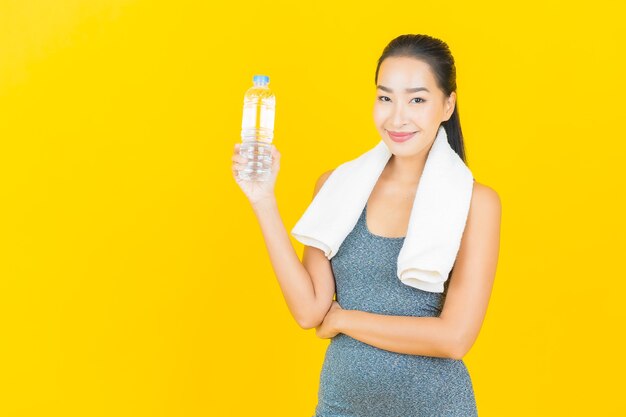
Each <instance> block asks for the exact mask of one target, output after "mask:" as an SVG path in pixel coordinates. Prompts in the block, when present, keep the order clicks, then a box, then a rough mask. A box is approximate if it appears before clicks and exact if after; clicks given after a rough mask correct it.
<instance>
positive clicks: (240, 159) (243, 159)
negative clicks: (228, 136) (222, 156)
mask: <svg viewBox="0 0 626 417" xmlns="http://www.w3.org/2000/svg"><path fill="white" fill-rule="evenodd" d="M231 159H232V160H233V161H234V162H240V163H242V164H245V163H247V162H248V158H246V157H245V156H242V155H239V154H238V153H237V154H234V155H233V156H232V158H231Z"/></svg>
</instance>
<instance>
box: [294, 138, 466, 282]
mask: <svg viewBox="0 0 626 417" xmlns="http://www.w3.org/2000/svg"><path fill="white" fill-rule="evenodd" d="M391 155H392V154H391V151H390V150H389V148H388V147H387V145H386V144H385V142H383V141H382V140H381V141H380V142H379V143H378V144H377V145H376V146H375V147H373V148H372V149H370V150H369V151H367V152H365V153H363V154H361V155H360V156H359V157H357V158H355V159H353V160H350V161H347V162H344V163H343V164H341V165H339V166H338V167H337V168H335V170H334V171H333V172H332V174H331V175H330V176H329V177H328V178H327V179H326V182H325V183H324V185H323V186H322V188H321V189H320V190H319V191H318V193H317V195H316V196H315V198H314V199H313V201H312V202H311V204H310V205H309V207H308V208H307V209H306V211H305V212H304V214H303V215H302V217H301V218H300V220H298V222H297V223H296V225H295V226H294V227H293V229H292V230H291V234H292V235H293V236H294V237H295V238H296V239H297V240H298V241H299V242H301V243H302V244H304V245H308V246H313V247H316V248H318V249H320V250H322V251H323V252H324V254H325V255H326V257H327V258H328V259H329V260H330V259H331V258H332V257H333V256H335V255H336V254H337V251H338V250H339V247H340V246H341V244H342V243H343V241H344V239H345V238H346V236H348V234H349V233H350V232H351V231H352V229H353V228H354V226H355V225H356V222H357V221H358V219H359V217H360V215H361V213H362V211H363V209H364V207H365V204H366V203H367V200H368V199H369V196H370V194H371V192H372V190H373V189H374V186H375V185H376V182H377V181H378V178H379V177H380V174H381V173H382V171H383V169H384V168H385V166H386V165H387V161H388V160H389V158H390V157H391ZM473 183H474V177H473V175H472V172H471V171H470V169H469V168H468V167H467V165H466V164H465V163H464V162H463V160H462V159H461V158H460V157H459V155H458V154H457V153H456V152H455V151H454V150H453V149H452V148H451V147H450V144H449V143H448V137H447V135H446V131H445V129H444V128H443V126H439V129H438V131H437V137H436V138H435V141H434V142H433V145H432V147H431V149H430V150H429V152H428V156H427V158H426V164H425V165H424V169H423V171H422V176H421V178H420V180H419V184H418V186H417V191H416V195H415V200H414V202H413V207H412V208H411V214H410V218H409V226H408V232H407V235H406V237H405V239H404V242H403V244H402V248H401V249H400V253H399V255H398V270H397V275H398V278H399V279H400V281H401V282H402V283H403V284H406V285H408V286H410V287H414V288H417V289H420V290H423V291H429V292H438V293H442V292H443V291H444V282H445V281H446V280H447V279H448V274H449V273H450V271H451V269H452V267H453V265H454V262H455V260H456V256H457V253H458V250H459V247H460V245H461V237H462V235H463V230H464V229H465V224H466V221H467V215H468V213H469V206H470V200H471V197H472V189H473Z"/></svg>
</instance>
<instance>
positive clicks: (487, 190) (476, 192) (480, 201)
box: [470, 180, 502, 212]
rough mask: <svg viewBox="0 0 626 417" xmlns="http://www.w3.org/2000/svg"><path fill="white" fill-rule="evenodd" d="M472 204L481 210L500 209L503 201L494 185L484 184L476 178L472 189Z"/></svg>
mask: <svg viewBox="0 0 626 417" xmlns="http://www.w3.org/2000/svg"><path fill="white" fill-rule="evenodd" d="M470 204H471V205H472V206H474V207H475V208H477V209H478V210H480V211H483V210H488V211H491V212H493V211H500V210H501V207H502V202H501V201H500V196H499V195H498V193H497V191H496V190H494V189H493V188H492V187H490V186H488V185H486V184H482V183H480V182H478V181H476V180H474V188H473V190H472V199H471V203H470Z"/></svg>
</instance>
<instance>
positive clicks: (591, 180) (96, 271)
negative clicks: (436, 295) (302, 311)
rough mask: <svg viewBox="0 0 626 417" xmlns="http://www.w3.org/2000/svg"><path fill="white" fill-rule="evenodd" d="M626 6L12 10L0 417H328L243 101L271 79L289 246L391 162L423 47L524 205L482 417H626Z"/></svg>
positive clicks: (509, 194)
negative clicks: (372, 167) (257, 210)
mask: <svg viewBox="0 0 626 417" xmlns="http://www.w3.org/2000/svg"><path fill="white" fill-rule="evenodd" d="M618 4H620V2H618V1H595V2H590V3H579V4H577V5H576V6H574V7H572V6H571V4H570V2H565V1H560V2H555V1H545V0H544V1H527V2H521V3H519V4H505V3H502V2H493V3H480V2H478V3H476V2H454V1H450V2H443V3H442V2H430V3H428V2H417V1H414V0H412V1H396V2H391V3H389V2H387V3H385V2H383V3H380V2H379V3H370V4H364V3H361V2H345V3H344V2H337V1H316V2H291V1H267V2H254V1H246V2H236V1H231V2H222V3H213V2H203V1H181V0H178V1H148V0H146V1H139V0H108V1H107V0H101V1H96V0H93V1H88V0H63V1H52V0H49V1H43V0H42V1H34V0H0V144H1V145H0V146H1V148H0V181H1V188H0V198H1V201H0V210H1V213H0V214H1V216H0V219H1V220H0V226H1V228H0V236H1V239H2V241H1V248H0V415H2V416H7V417H13V416H231V415H232V416H304V417H310V416H312V415H313V412H314V406H315V404H316V400H317V388H318V379H319V372H320V370H321V365H322V360H323V355H324V351H325V349H326V346H327V344H328V340H325V339H324V340H323V339H318V338H317V337H316V336H315V332H314V330H310V331H303V330H301V329H300V328H299V327H298V326H297V324H296V323H295V321H294V320H293V319H292V318H291V316H290V314H289V311H288V309H287V306H286V304H285V302H284V300H283V298H282V294H281V292H280V288H279V286H278V285H277V281H276V278H275V276H274V274H273V271H272V268H271V264H270V262H269V257H268V256H267V253H266V249H265V246H264V242H263V239H262V235H261V233H260V229H259V227H258V224H257V223H256V219H255V217H254V215H253V212H252V210H251V208H250V206H249V203H248V202H247V199H246V198H245V196H244V195H243V193H242V192H241V191H240V190H239V188H238V187H237V185H236V183H235V181H234V180H233V178H232V173H231V155H232V152H233V145H234V144H235V143H237V142H238V141H239V133H240V132H239V129H240V127H241V111H242V99H243V94H244V92H245V90H246V89H247V88H248V87H249V86H250V85H251V78H252V76H253V75H254V74H257V73H259V74H267V75H269V76H270V77H271V84H270V86H271V87H272V89H273V90H274V91H275V93H276V97H277V113H276V130H275V144H276V146H277V148H278V149H279V151H280V152H281V154H282V159H281V170H280V173H279V177H278V182H277V185H276V195H277V199H278V202H279V208H280V211H281V215H282V218H283V221H284V223H285V225H286V227H287V228H288V230H290V229H291V228H292V227H293V225H294V224H295V222H296V221H297V220H298V218H299V217H300V215H301V214H302V213H303V211H304V210H305V208H306V207H307V205H308V204H309V202H310V199H311V196H312V192H313V186H314V183H315V180H316V179H317V177H318V176H319V174H320V173H322V172H324V171H326V170H328V169H330V168H333V167H335V166H337V165H338V164H340V163H341V162H344V161H346V160H348V159H352V158H354V157H356V156H357V155H359V154H361V153H362V152H364V151H366V150H368V149H370V148H371V147H372V146H373V145H375V144H376V143H377V141H378V140H379V137H378V135H377V132H376V130H375V128H374V125H373V122H372V116H371V109H372V105H373V103H374V97H375V90H374V71H375V68H376V60H377V59H378V57H379V55H380V53H381V52H382V49H383V48H384V46H385V45H386V44H387V43H388V42H389V41H390V40H391V39H393V38H394V37H396V36H398V35H400V34H403V33H427V34H430V35H433V36H436V37H439V38H441V39H443V40H445V41H446V42H447V43H448V44H449V46H450V48H451V50H452V53H453V55H454V57H455V59H456V63H457V70H458V86H459V87H458V105H459V113H460V117H461V122H462V126H463V131H464V134H465V138H466V148H467V152H468V163H469V166H470V168H471V169H472V171H473V173H474V175H475V177H476V179H477V181H479V182H482V183H484V184H487V185H488V186H490V187H492V188H494V189H495V190H496V191H497V192H498V193H499V195H500V197H501V200H502V204H503V223H502V241H501V243H502V245H501V257H500V261H499V265H498V272H497V277H496V283H495V286H494V291H493V294H492V299H491V302H490V306H489V310H488V314H487V317H486V319H485V323H484V326H483V328H482V331H481V334H480V336H479V338H478V341H477V342H476V344H475V345H474V347H473V348H472V350H471V352H470V353H469V354H468V355H467V356H466V357H465V359H464V360H465V362H466V364H467V366H468V369H469V370H470V373H471V375H472V379H473V383H474V388H475V392H476V398H477V402H478V408H479V413H480V416H481V417H491V416H557V415H558V416H573V415H576V416H578V415H580V416H589V415H598V416H599V415H603V416H605V415H606V416H608V415H618V414H620V413H619V412H621V413H624V412H625V408H626V407H625V405H624V400H623V398H622V395H623V378H624V377H623V376H624V372H626V367H625V366H624V360H623V353H624V351H625V350H624V348H625V346H624V342H623V339H621V333H622V332H623V327H624V322H625V320H624V319H625V314H624V302H623V297H624V295H623V294H624V290H625V287H626V286H625V284H624V268H623V260H624V249H625V244H624V237H625V236H626V230H625V229H626V227H625V221H624V217H623V213H624V210H625V208H626V207H624V202H623V193H624V186H623V180H624V177H625V175H624V165H625V164H624V160H623V158H624V152H625V151H626V146H625V145H624V141H625V139H626V137H625V135H624V130H623V129H624V128H623V126H622V123H623V120H624V119H623V108H624V104H623V98H624V92H625V88H624V78H623V75H624V73H626V71H625V70H626V68H625V66H624V61H623V51H624V50H623V47H624V46H623V45H624V41H625V40H626V39H625V36H624V31H623V29H622V28H623V17H624V10H623V8H619V7H618ZM293 243H294V245H295V248H296V250H297V252H298V254H299V255H300V256H301V254H302V245H301V244H299V243H298V242H297V241H295V240H293Z"/></svg>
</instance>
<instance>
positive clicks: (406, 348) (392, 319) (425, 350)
mask: <svg viewBox="0 0 626 417" xmlns="http://www.w3.org/2000/svg"><path fill="white" fill-rule="evenodd" d="M334 323H335V327H336V330H337V331H339V332H340V333H344V334H346V335H348V336H350V337H352V338H354V339H357V340H359V341H361V342H363V343H367V344H368V345H372V346H375V347H377V348H379V349H384V350H389V351H392V352H396V353H404V354H409V355H422V356H436V357H442V358H458V357H459V356H460V355H459V354H458V352H459V348H458V346H459V343H458V342H457V337H456V336H455V333H454V331H453V329H452V328H451V327H450V326H448V325H447V323H446V322H445V321H444V320H443V319H442V318H440V317H412V316H388V315H382V314H375V313H369V312H365V311H359V310H340V311H338V312H337V318H336V320H335V321H334Z"/></svg>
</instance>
